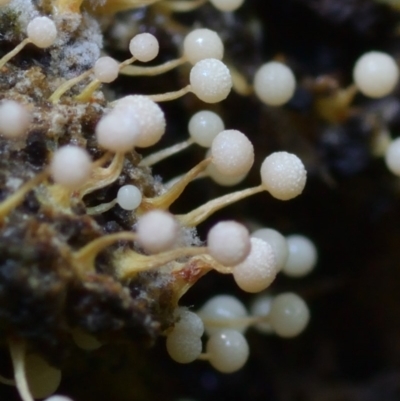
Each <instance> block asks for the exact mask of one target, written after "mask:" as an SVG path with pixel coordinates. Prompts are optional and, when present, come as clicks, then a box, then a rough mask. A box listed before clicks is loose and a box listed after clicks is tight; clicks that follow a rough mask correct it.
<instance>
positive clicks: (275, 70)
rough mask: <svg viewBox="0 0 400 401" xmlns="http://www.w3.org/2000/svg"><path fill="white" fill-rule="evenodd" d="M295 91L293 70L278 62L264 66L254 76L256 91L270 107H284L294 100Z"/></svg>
mask: <svg viewBox="0 0 400 401" xmlns="http://www.w3.org/2000/svg"><path fill="white" fill-rule="evenodd" d="M295 89H296V79H295V77H294V75H293V72H292V70H291V69H290V68H289V67H287V66H286V65H284V64H282V63H279V62H277V61H271V62H269V63H266V64H264V65H262V66H261V67H260V68H259V69H258V70H257V72H256V74H255V76H254V91H255V93H256V95H257V96H258V98H259V99H260V100H261V101H262V102H264V103H265V104H267V105H269V106H282V105H283V104H285V103H286V102H288V101H289V100H290V99H291V98H292V96H293V94H294V91H295Z"/></svg>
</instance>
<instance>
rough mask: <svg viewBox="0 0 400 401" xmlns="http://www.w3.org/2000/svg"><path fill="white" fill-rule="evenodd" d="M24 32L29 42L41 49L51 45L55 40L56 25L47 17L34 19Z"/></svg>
mask: <svg viewBox="0 0 400 401" xmlns="http://www.w3.org/2000/svg"><path fill="white" fill-rule="evenodd" d="M26 30H27V34H28V38H29V39H30V40H31V42H32V43H33V44H34V45H35V46H37V47H40V48H41V49H45V48H47V47H50V46H51V45H53V44H54V42H55V40H56V38H57V28H56V24H55V23H54V22H53V21H52V20H51V19H50V18H48V17H36V18H34V19H33V20H32V21H31V22H29V24H28V26H27V28H26Z"/></svg>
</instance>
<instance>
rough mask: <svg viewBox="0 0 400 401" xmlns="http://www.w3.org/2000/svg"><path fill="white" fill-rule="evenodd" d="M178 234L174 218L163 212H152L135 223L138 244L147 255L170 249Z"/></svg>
mask: <svg viewBox="0 0 400 401" xmlns="http://www.w3.org/2000/svg"><path fill="white" fill-rule="evenodd" d="M178 234H179V225H178V223H177V221H176V220H175V218H174V217H173V216H172V215H171V214H170V213H168V212H164V211H163V210H152V211H151V212H148V213H146V214H144V215H143V216H142V217H140V218H139V220H138V223H137V235H138V242H139V243H140V245H141V246H143V248H144V249H145V250H146V251H147V252H149V253H158V252H163V251H166V250H168V249H171V248H172V247H173V246H174V245H175V243H176V241H177V239H178Z"/></svg>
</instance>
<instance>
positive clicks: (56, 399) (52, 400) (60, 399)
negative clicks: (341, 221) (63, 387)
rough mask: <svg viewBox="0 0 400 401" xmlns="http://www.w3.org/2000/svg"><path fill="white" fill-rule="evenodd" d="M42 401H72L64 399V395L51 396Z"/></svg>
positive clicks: (67, 398)
mask: <svg viewBox="0 0 400 401" xmlns="http://www.w3.org/2000/svg"><path fill="white" fill-rule="evenodd" d="M43 401H72V399H71V398H69V397H66V396H65V395H52V396H51V397H49V398H46V399H45V400H43Z"/></svg>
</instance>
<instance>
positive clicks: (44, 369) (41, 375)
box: [25, 354, 61, 398]
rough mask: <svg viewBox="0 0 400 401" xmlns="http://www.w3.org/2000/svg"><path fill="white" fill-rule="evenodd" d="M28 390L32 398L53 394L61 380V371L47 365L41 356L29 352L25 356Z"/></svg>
mask: <svg viewBox="0 0 400 401" xmlns="http://www.w3.org/2000/svg"><path fill="white" fill-rule="evenodd" d="M25 371H26V378H27V380H28V386H29V390H30V391H31V393H32V396H33V397H34V398H45V397H48V396H50V395H51V394H53V393H54V392H55V391H56V390H57V388H58V386H59V385H60V382H61V371H60V370H59V369H56V368H54V367H53V366H51V365H49V364H48V363H47V361H45V360H44V359H43V358H42V357H41V356H39V355H36V354H29V355H27V356H26V358H25Z"/></svg>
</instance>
